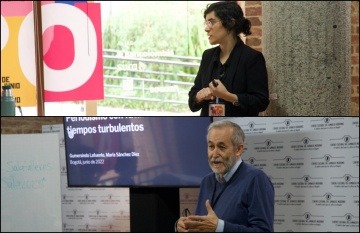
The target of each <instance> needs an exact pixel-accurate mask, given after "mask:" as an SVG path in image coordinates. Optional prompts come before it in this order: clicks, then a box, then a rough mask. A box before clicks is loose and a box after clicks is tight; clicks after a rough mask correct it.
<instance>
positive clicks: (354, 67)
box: [244, 1, 359, 116]
mask: <svg viewBox="0 0 360 233" xmlns="http://www.w3.org/2000/svg"><path fill="white" fill-rule="evenodd" d="M244 5H245V16H246V17H247V18H248V19H249V20H250V21H251V24H252V35H251V36H248V37H247V38H246V44H247V45H249V46H251V47H252V48H254V49H256V50H258V51H262V43H261V40H262V6H261V1H245V4H244ZM351 115H352V116H359V1H351Z"/></svg>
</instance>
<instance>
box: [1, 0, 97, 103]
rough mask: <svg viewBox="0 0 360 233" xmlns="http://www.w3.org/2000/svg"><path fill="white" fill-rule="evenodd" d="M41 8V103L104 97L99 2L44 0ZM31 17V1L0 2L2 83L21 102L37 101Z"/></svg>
mask: <svg viewBox="0 0 360 233" xmlns="http://www.w3.org/2000/svg"><path fill="white" fill-rule="evenodd" d="M41 10H42V31H43V55H44V57H43V58H44V79H45V80H44V85H45V102H58V101H77V100H96V99H103V98H104V84H103V62H102V36H101V15H100V4H98V3H86V2H84V1H82V2H76V1H75V2H74V1H68V2H66V3H64V2H52V1H43V2H42V9H41ZM33 17H34V16H33V11H32V2H26V1H2V2H1V25H2V26H1V28H2V29H1V36H2V40H1V60H2V61H1V76H2V84H3V83H10V84H11V85H12V86H13V92H14V96H15V97H16V98H17V105H20V106H33V105H35V104H36V86H35V85H36V70H35V69H36V66H35V59H34V56H35V46H34V44H35V39H34V23H33ZM3 25H4V26H3ZM3 28H4V30H3ZM6 29H7V30H6ZM3 37H4V40H3Z"/></svg>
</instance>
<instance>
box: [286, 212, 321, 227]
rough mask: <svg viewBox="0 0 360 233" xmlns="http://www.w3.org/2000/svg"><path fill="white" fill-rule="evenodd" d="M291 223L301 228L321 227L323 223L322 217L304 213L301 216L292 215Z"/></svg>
mask: <svg viewBox="0 0 360 233" xmlns="http://www.w3.org/2000/svg"><path fill="white" fill-rule="evenodd" d="M293 217H294V218H293V220H292V222H293V223H295V225H301V226H321V225H322V224H323V223H324V216H323V215H314V214H311V213H310V212H306V213H304V214H303V215H293Z"/></svg>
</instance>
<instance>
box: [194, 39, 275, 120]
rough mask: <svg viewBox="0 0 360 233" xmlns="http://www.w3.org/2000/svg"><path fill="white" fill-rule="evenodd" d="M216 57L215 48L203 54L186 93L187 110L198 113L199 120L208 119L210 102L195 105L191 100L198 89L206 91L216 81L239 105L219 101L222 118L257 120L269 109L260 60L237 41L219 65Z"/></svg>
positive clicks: (263, 72) (254, 52)
mask: <svg viewBox="0 0 360 233" xmlns="http://www.w3.org/2000/svg"><path fill="white" fill-rule="evenodd" d="M219 54H220V47H219V46H217V47H215V48H211V49H208V50H205V51H204V53H203V56H202V60H201V63H200V68H199V72H198V74H197V76H196V78H195V81H194V86H193V87H192V88H191V89H190V91H189V107H190V110H191V111H193V112H196V111H199V110H200V109H201V114H200V115H201V116H208V115H209V102H210V101H204V102H202V103H200V104H196V102H195V96H196V93H197V92H198V91H200V90H201V89H202V88H204V87H208V86H209V83H210V82H211V81H212V80H213V79H220V80H221V82H222V83H223V84H224V86H225V87H226V88H227V90H228V91H229V92H231V93H234V94H236V95H237V96H238V102H239V104H240V105H239V106H234V105H233V104H232V103H230V102H227V101H224V100H221V99H220V101H221V102H224V103H225V116H258V115H259V113H260V112H262V111H265V110H266V108H267V106H268V105H269V89H268V76H267V71H266V64H265V59H264V56H263V55H262V53H261V52H259V51H256V50H254V49H252V48H250V47H249V46H247V45H245V44H244V42H242V40H240V39H239V40H238V43H237V44H236V45H235V47H234V49H233V50H232V52H231V54H230V56H229V58H228V60H227V61H226V62H225V64H223V65H222V64H221V62H220V61H219ZM222 69H224V72H222ZM221 74H223V76H221Z"/></svg>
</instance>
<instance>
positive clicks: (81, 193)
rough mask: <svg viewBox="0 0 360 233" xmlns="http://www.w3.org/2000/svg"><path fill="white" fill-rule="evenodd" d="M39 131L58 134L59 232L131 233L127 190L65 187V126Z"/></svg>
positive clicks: (44, 127)
mask: <svg viewBox="0 0 360 233" xmlns="http://www.w3.org/2000/svg"><path fill="white" fill-rule="evenodd" d="M42 132H43V133H59V144H60V173H61V209H62V231H66V232H67V231H97V232H99V231H102V232H112V231H113V232H130V192H129V188H68V187H67V174H66V161H65V140H64V126H63V125H62V124H59V125H44V126H43V128H42Z"/></svg>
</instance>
